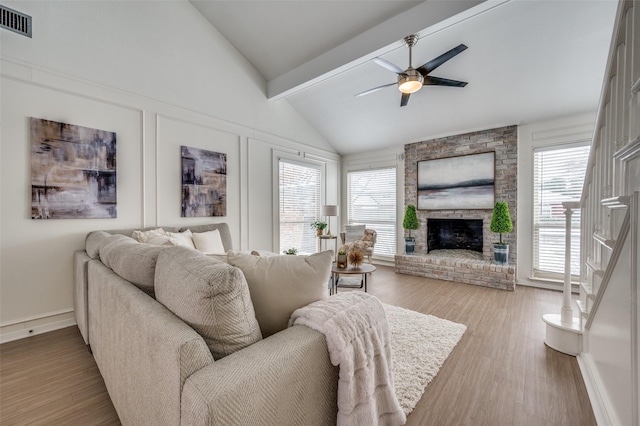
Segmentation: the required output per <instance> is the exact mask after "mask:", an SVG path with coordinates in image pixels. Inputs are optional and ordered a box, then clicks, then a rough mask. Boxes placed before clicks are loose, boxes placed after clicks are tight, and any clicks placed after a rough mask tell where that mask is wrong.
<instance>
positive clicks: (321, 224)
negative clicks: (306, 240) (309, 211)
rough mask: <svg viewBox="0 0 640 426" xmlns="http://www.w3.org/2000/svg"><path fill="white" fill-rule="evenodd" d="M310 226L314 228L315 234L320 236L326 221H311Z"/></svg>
mask: <svg viewBox="0 0 640 426" xmlns="http://www.w3.org/2000/svg"><path fill="white" fill-rule="evenodd" d="M311 227H312V228H313V229H315V230H316V235H318V236H320V235H322V232H323V231H324V228H326V227H327V223H326V222H320V221H316V222H313V223H312V224H311Z"/></svg>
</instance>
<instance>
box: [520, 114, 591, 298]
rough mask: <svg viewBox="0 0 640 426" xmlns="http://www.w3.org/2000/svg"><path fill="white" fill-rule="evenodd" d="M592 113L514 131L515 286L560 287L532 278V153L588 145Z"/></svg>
mask: <svg viewBox="0 0 640 426" xmlns="http://www.w3.org/2000/svg"><path fill="white" fill-rule="evenodd" d="M595 118H596V116H595V113H590V114H580V115H575V116H570V117H563V118H559V119H556V120H551V121H544V122H538V123H532V124H528V125H524V126H519V127H518V219H517V220H518V224H517V229H518V236H517V237H518V238H517V239H518V268H517V274H518V275H517V284H520V285H532V286H536V287H548V288H555V289H561V288H562V287H561V283H560V284H559V285H558V284H554V283H553V282H545V281H542V280H540V279H535V280H534V279H532V275H533V151H534V149H536V148H540V147H548V146H556V145H564V144H569V143H576V142H585V141H586V142H591V140H592V137H593V129H594V125H595Z"/></svg>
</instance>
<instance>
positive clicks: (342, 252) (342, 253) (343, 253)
mask: <svg viewBox="0 0 640 426" xmlns="http://www.w3.org/2000/svg"><path fill="white" fill-rule="evenodd" d="M338 254H339V255H345V254H347V252H346V251H344V250H340V251H339V252H338Z"/></svg>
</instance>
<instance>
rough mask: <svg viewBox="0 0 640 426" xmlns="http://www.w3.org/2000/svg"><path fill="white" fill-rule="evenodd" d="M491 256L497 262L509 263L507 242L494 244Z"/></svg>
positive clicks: (501, 263)
mask: <svg viewBox="0 0 640 426" xmlns="http://www.w3.org/2000/svg"><path fill="white" fill-rule="evenodd" d="M493 257H494V259H495V261H496V263H497V264H500V265H506V264H507V263H509V244H494V245H493Z"/></svg>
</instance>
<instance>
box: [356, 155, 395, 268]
mask: <svg viewBox="0 0 640 426" xmlns="http://www.w3.org/2000/svg"><path fill="white" fill-rule="evenodd" d="M347 186H348V189H347V191H348V194H347V197H348V205H347V221H348V223H349V224H365V225H367V228H371V229H375V230H376V232H377V233H378V237H377V242H376V245H375V248H374V251H375V254H378V255H385V256H393V255H395V254H396V226H397V221H396V168H395V167H390V168H385V169H376V170H363V171H352V172H348V173H347Z"/></svg>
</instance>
